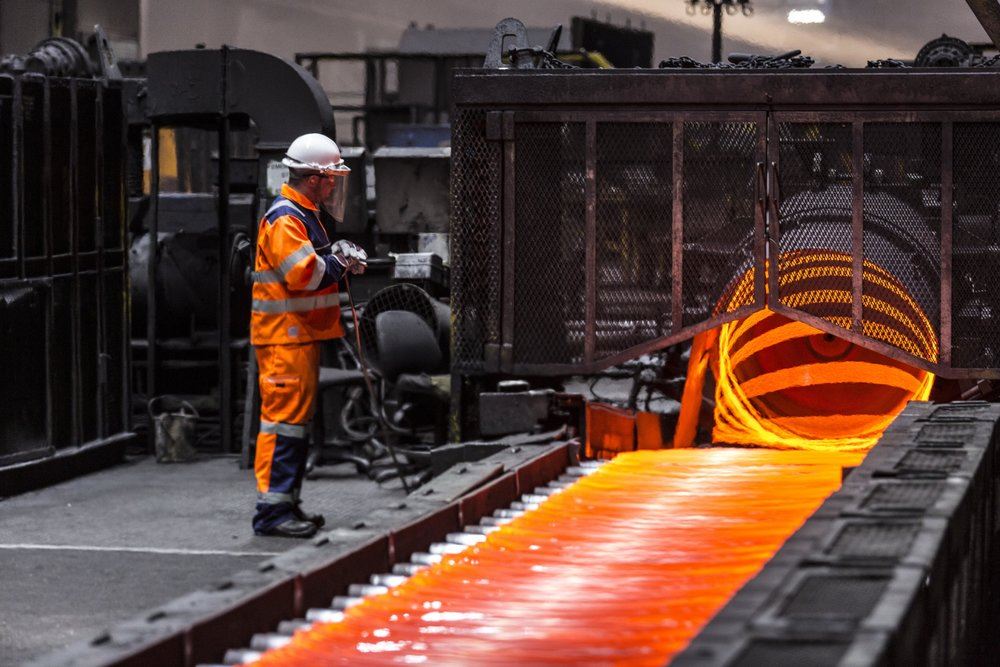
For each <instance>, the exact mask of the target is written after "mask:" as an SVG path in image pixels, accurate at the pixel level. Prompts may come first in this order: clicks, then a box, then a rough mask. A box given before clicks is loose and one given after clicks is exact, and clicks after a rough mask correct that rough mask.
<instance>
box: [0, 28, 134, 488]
mask: <svg viewBox="0 0 1000 667" xmlns="http://www.w3.org/2000/svg"><path fill="white" fill-rule="evenodd" d="M74 45H75V47H74ZM102 62H104V61H102ZM8 72H9V73H8ZM114 74H115V71H114V68H113V67H92V66H91V63H90V60H89V59H88V57H87V54H86V52H85V51H83V49H82V48H80V47H79V45H76V44H75V43H74V42H71V40H61V39H55V40H46V41H45V42H43V43H42V44H40V45H39V47H38V48H37V49H36V50H35V51H34V52H33V53H32V54H29V55H28V56H27V57H25V58H23V59H20V60H18V59H15V58H8V59H5V60H4V61H3V63H2V64H0V332H2V334H0V335H2V338H3V345H2V346H0V357H2V362H0V363H2V364H3V368H4V371H5V373H6V377H7V379H6V380H5V381H4V383H3V385H2V388H0V394H2V398H0V400H2V402H3V405H4V407H3V411H2V412H3V416H2V418H0V496H7V495H11V494H14V493H19V492H20V491H22V490H24V489H26V488H31V487H33V486H37V485H39V484H40V483H52V482H54V481H56V480H59V479H62V478H64V477H65V476H67V475H69V474H74V473H75V474H79V473H80V472H82V471H86V470H90V469H93V468H94V467H98V466H101V465H107V464H108V463H109V462H111V461H115V460H117V459H118V458H120V456H121V454H122V452H123V451H124V447H125V444H126V443H127V442H129V441H131V440H132V439H133V438H134V434H133V433H131V430H130V421H129V409H130V397H129V378H128V365H129V364H128V312H129V311H128V298H127V290H128V288H127V284H128V283H127V272H128V257H127V251H126V247H125V159H124V158H125V125H126V122H125V101H124V95H123V88H122V83H121V81H120V80H116V79H115V77H114Z"/></svg>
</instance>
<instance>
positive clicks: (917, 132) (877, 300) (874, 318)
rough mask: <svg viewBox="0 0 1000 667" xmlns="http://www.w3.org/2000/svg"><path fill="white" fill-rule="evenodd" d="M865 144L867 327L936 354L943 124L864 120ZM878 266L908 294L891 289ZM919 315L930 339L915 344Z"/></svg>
mask: <svg viewBox="0 0 1000 667" xmlns="http://www.w3.org/2000/svg"><path fill="white" fill-rule="evenodd" d="M864 151H865V173H864V202H863V211H864V218H863V227H864V234H863V236H862V245H863V251H864V259H865V263H866V265H867V264H869V263H870V264H872V265H874V266H873V267H872V270H873V271H874V274H873V275H871V279H869V275H867V274H866V275H865V281H864V283H863V286H862V297H863V298H862V320H863V321H862V326H863V331H864V334H865V335H866V336H870V337H872V338H874V339H876V340H881V341H883V342H886V343H889V344H890V345H892V346H894V347H897V348H900V349H902V350H904V351H906V352H909V353H910V354H914V355H916V356H919V357H923V358H924V359H926V360H927V361H931V362H934V361H937V359H936V358H934V355H932V354H931V352H932V351H933V348H934V347H937V346H938V343H939V340H938V338H939V333H938V332H940V330H941V326H940V325H941V271H940V267H941V241H940V233H939V232H940V229H941V125H940V123H866V124H865V126H864ZM876 267H877V268H876ZM878 269H882V270H884V271H886V272H888V273H889V274H890V275H891V276H892V278H894V279H895V280H896V281H898V283H897V284H901V285H902V286H905V291H906V296H908V297H910V299H901V298H900V297H899V296H898V295H896V294H894V293H893V287H892V286H891V284H887V283H885V282H884V281H883V280H882V277H881V275H880V273H879V272H878ZM911 299H912V301H911ZM913 302H916V303H915V304H914V303H913ZM914 305H916V306H917V307H918V308H919V310H918V309H916V308H914ZM924 318H926V320H927V321H929V322H930V324H931V329H932V330H931V331H930V332H928V335H929V336H931V337H932V338H933V340H934V345H933V346H921V345H915V344H914V340H913V338H914V336H913V333H912V332H913V331H914V327H916V328H917V329H920V328H922V323H923V322H924V321H925V320H924ZM907 332H910V333H907Z"/></svg>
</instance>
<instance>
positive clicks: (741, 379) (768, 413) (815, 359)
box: [711, 250, 938, 451]
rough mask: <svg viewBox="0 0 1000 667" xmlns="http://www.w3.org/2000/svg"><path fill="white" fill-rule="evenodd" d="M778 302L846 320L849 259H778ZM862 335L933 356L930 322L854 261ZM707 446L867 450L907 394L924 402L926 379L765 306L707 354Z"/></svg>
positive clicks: (723, 333)
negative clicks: (710, 414) (711, 398)
mask: <svg viewBox="0 0 1000 667" xmlns="http://www.w3.org/2000/svg"><path fill="white" fill-rule="evenodd" d="M780 265H781V269H782V273H781V274H780V276H779V285H780V290H781V297H782V303H783V304H785V305H788V306H789V307H792V308H796V309H800V310H803V311H805V312H807V313H813V314H817V313H822V315H821V316H822V317H823V319H825V320H827V321H829V322H830V323H831V324H835V325H837V326H840V327H843V328H845V329H849V328H850V326H851V317H850V308H851V300H852V295H851V291H850V289H851V288H850V271H851V257H850V255H846V254H843V253H836V252H831V251H826V250H824V251H796V252H794V253H788V254H786V255H783V256H782V258H781V262H780ZM863 268H864V270H863V285H864V293H865V296H864V297H863V308H864V312H865V318H864V320H863V321H862V325H863V328H862V331H863V332H864V333H865V334H866V335H868V336H869V337H872V338H875V339H877V340H882V341H883V342H887V343H890V344H893V345H895V346H896V347H898V348H900V349H902V350H904V351H906V352H908V353H910V354H912V355H914V356H916V357H919V358H922V359H927V360H930V361H936V360H937V354H938V348H937V340H936V334H935V331H934V327H933V326H932V325H931V323H930V322H929V320H928V319H927V316H926V315H925V314H924V312H923V310H922V309H921V308H920V305H919V304H918V303H917V302H916V301H915V300H914V299H913V298H912V297H911V296H910V295H909V294H908V293H907V291H906V289H905V288H904V287H903V286H902V285H901V284H900V283H899V282H898V281H897V280H896V279H895V278H893V276H892V275H890V274H889V273H887V272H886V271H884V270H882V269H881V268H879V267H878V266H876V265H874V264H872V263H870V262H865V263H864V267H863ZM752 285H753V271H750V272H748V273H747V274H746V275H744V276H743V277H742V278H741V279H740V280H739V281H737V283H736V284H735V285H734V287H733V289H732V291H731V292H730V294H731V295H732V296H731V297H730V298H729V299H727V300H725V301H724V309H725V310H727V311H731V310H734V309H735V308H737V307H739V306H742V305H745V304H746V303H749V301H750V298H751V296H752ZM711 367H712V369H713V371H714V372H715V377H716V390H715V401H716V403H715V428H714V430H713V433H712V439H713V441H715V442H723V443H739V444H754V445H762V446H767V447H774V448H778V449H809V450H837V451H860V450H865V449H868V448H870V447H872V446H873V445H874V444H875V442H876V441H877V440H878V438H879V436H880V435H881V434H882V432H883V431H884V430H885V428H886V427H887V426H888V425H889V424H890V423H891V422H892V420H893V419H894V418H895V417H896V415H897V414H899V412H900V411H901V410H902V409H903V408H904V407H905V406H906V403H907V401H910V400H926V399H927V398H928V396H929V395H930V391H931V387H932V385H933V382H934V376H933V374H931V373H928V372H926V371H923V370H920V369H917V368H914V367H912V366H909V365H907V364H905V363H902V362H900V361H897V360H895V359H891V358H889V357H886V356H884V355H881V354H878V353H876V352H874V351H871V350H869V349H866V348H864V347H861V346H858V345H855V344H853V343H851V342H848V341H846V340H844V339H842V338H838V337H836V336H834V335H832V334H830V333H824V332H823V331H820V330H819V329H817V328H815V327H813V326H810V325H808V324H805V323H804V322H798V321H792V320H790V319H788V318H786V317H783V316H781V315H779V314H776V313H773V312H771V311H769V310H763V311H759V312H757V313H754V314H753V315H750V316H748V317H746V318H743V319H741V320H737V321H735V322H729V323H727V324H724V325H722V326H721V327H720V328H719V330H718V332H717V342H716V344H715V346H714V350H713V351H712V352H711Z"/></svg>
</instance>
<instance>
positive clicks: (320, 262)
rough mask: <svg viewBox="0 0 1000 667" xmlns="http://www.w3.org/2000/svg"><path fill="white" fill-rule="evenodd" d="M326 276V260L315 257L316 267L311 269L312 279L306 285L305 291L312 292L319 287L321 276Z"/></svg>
mask: <svg viewBox="0 0 1000 667" xmlns="http://www.w3.org/2000/svg"><path fill="white" fill-rule="evenodd" d="M325 274H326V260H324V259H323V258H322V257H320V256H319V255H317V256H316V267H315V268H314V269H313V274H312V278H310V279H309V282H308V283H307V284H306V289H307V290H310V291H311V290H314V289H316V288H317V287H319V284H320V282H321V281H322V280H323V276H324V275H325Z"/></svg>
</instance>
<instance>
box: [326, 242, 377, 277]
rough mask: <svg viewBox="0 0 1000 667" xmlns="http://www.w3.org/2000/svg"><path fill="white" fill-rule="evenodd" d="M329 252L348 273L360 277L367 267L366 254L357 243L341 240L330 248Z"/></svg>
mask: <svg viewBox="0 0 1000 667" xmlns="http://www.w3.org/2000/svg"><path fill="white" fill-rule="evenodd" d="M330 251H331V253H332V254H333V256H334V257H336V258H337V261H338V262H340V263H341V264H342V265H343V266H344V268H345V269H346V270H347V271H349V272H350V273H353V274H356V275H360V274H362V273H364V272H365V268H367V267H368V253H366V252H365V250H364V248H362V247H361V246H359V245H358V244H357V243H352V242H351V241H347V240H346V239H341V240H339V241H337V242H336V243H334V244H333V245H332V246H331V247H330Z"/></svg>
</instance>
